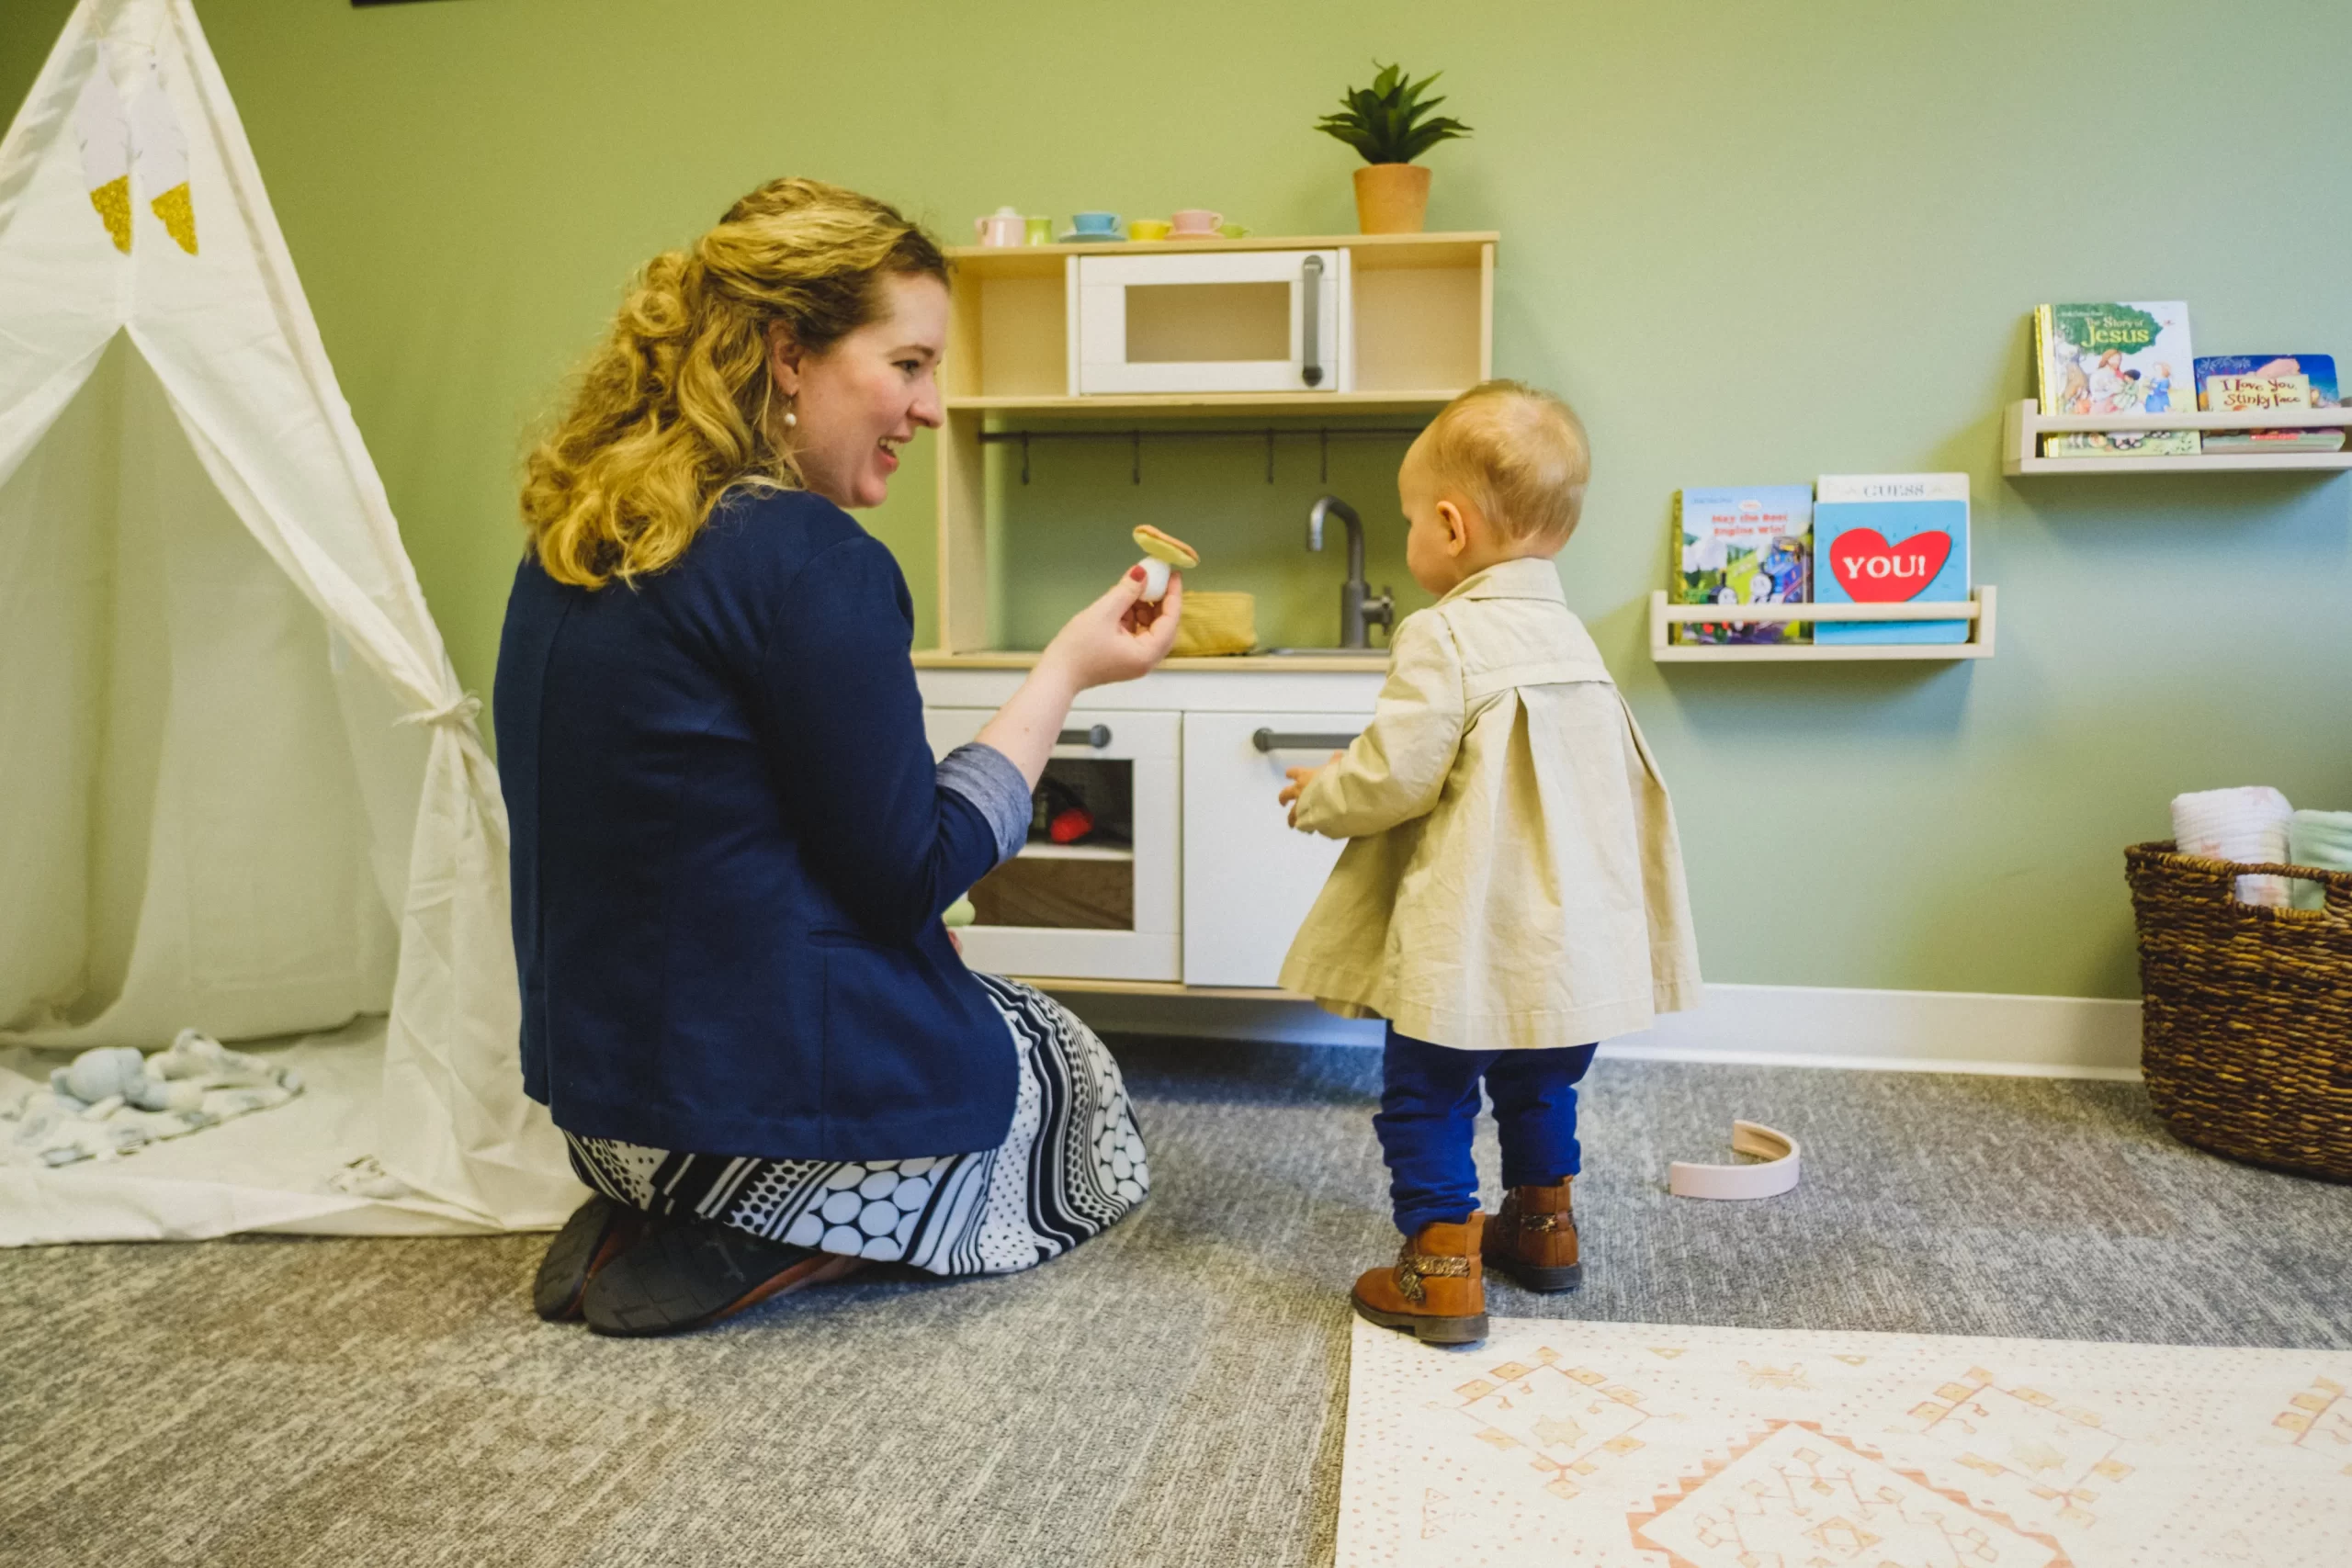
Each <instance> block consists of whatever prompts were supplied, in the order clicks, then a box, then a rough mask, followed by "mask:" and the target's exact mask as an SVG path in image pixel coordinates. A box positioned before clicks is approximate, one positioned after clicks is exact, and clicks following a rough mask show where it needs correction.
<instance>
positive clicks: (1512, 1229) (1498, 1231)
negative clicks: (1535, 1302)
mask: <svg viewBox="0 0 2352 1568" xmlns="http://www.w3.org/2000/svg"><path fill="white" fill-rule="evenodd" d="M1574 1180H1575V1178H1574V1177H1563V1178H1562V1179H1560V1180H1558V1181H1556V1182H1555V1183H1553V1184H1552V1185H1551V1186H1549V1187H1514V1188H1512V1189H1511V1190H1510V1191H1508V1192H1506V1193H1504V1194H1503V1206H1502V1212H1501V1213H1498V1214H1497V1215H1496V1216H1495V1223H1494V1224H1490V1225H1488V1226H1487V1240H1486V1254H1487V1266H1488V1267H1490V1268H1492V1269H1494V1270H1495V1272H1496V1273H1498V1274H1501V1275H1504V1276H1506V1277H1507V1278H1509V1279H1510V1280H1513V1281H1514V1282H1516V1283H1518V1284H1519V1285H1521V1286H1522V1287H1524V1288H1525V1289H1527V1290H1531V1291H1544V1292H1553V1291H1573V1290H1575V1289H1576V1288H1577V1286H1578V1285H1581V1284H1583V1283H1584V1264H1583V1263H1582V1262H1580V1261H1579V1260H1578V1258H1577V1215H1576V1209H1575V1206H1574V1205H1573V1203H1572V1202H1571V1201H1569V1198H1568V1184H1569V1183H1570V1182H1572V1181H1574Z"/></svg>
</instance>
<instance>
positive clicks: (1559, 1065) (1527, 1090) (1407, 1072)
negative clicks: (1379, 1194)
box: [1372, 1024, 1593, 1236]
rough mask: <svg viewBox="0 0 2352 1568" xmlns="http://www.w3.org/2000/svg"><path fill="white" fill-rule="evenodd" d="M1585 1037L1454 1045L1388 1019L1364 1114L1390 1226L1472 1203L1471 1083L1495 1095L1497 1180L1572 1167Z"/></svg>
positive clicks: (1441, 1216)
mask: <svg viewBox="0 0 2352 1568" xmlns="http://www.w3.org/2000/svg"><path fill="white" fill-rule="evenodd" d="M1592 1052H1593V1047H1591V1046H1589V1045H1562V1046H1558V1047H1555V1048H1553V1049H1550V1050H1544V1051H1456V1050H1453V1049H1452V1048H1451V1047H1449V1046H1445V1045H1431V1044H1430V1043H1428V1042H1426V1041H1421V1040H1416V1039H1414V1038H1412V1037H1411V1036H1410V1035H1407V1034H1399V1033H1397V1028H1396V1026H1395V1025H1394V1024H1391V1025H1390V1026H1389V1029H1388V1044H1387V1048H1386V1055H1385V1059H1384V1061H1383V1062H1382V1064H1381V1079H1382V1081H1381V1089H1380V1114H1379V1115H1377V1116H1374V1118H1373V1119H1372V1130H1373V1131H1374V1133H1376V1134H1379V1137H1380V1152H1381V1155H1382V1156H1383V1157H1384V1158H1385V1159H1386V1160H1387V1161H1388V1198H1389V1201H1390V1202H1391V1203H1392V1204H1393V1205H1394V1206H1395V1210H1396V1214H1397V1229H1398V1230H1400V1231H1403V1232H1404V1233H1405V1234H1406V1235H1408V1236H1409V1235H1413V1234H1415V1233H1416V1232H1418V1231H1419V1229H1420V1228H1421V1227H1422V1226H1423V1225H1427V1224H1437V1223H1439V1222H1440V1221H1443V1222H1445V1223H1448V1224H1458V1223H1459V1222H1461V1221H1463V1220H1465V1219H1467V1218H1469V1217H1470V1212H1471V1211H1472V1210H1473V1209H1476V1207H1477V1206H1478V1167H1477V1165H1476V1162H1474V1161H1473V1160H1472V1159H1471V1157H1470V1135H1471V1133H1472V1131H1473V1130H1474V1129H1475V1128H1476V1124H1477V1121H1478V1084H1479V1081H1480V1080H1481V1079H1484V1080H1485V1082H1486V1086H1487V1094H1489V1095H1490V1096H1492V1097H1493V1099H1494V1101H1495V1131H1496V1132H1497V1133H1498V1134H1501V1137H1502V1145H1503V1185H1504V1186H1505V1187H1549V1186H1552V1185H1553V1184H1554V1183H1555V1182H1557V1181H1559V1180H1560V1179H1563V1178H1565V1177H1570V1176H1574V1175H1576V1174H1577V1170H1578V1169H1579V1168H1581V1164H1582V1152H1581V1151H1580V1150H1579V1149H1578V1148H1577V1080H1578V1079H1580V1078H1582V1077H1584V1075H1585V1069H1587V1068H1588V1067H1589V1066H1592Z"/></svg>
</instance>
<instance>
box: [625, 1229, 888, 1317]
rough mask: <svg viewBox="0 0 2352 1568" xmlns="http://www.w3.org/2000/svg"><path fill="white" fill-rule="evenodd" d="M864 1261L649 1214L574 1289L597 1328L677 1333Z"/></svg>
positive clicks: (834, 1275)
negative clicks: (630, 1238) (631, 1238)
mask: <svg viewBox="0 0 2352 1568" xmlns="http://www.w3.org/2000/svg"><path fill="white" fill-rule="evenodd" d="M864 1265H865V1259H864V1258H849V1257H845V1256H843V1255H842V1254H840V1253H835V1252H812V1251H810V1250H809V1248H808V1247H792V1246H788V1245H786V1243H784V1242H780V1241H765V1240H763V1239H761V1238H760V1237H758V1236H755V1235H745V1234H744V1233H743V1232H741V1231H739V1230H736V1229H734V1228H733V1227H732V1226H729V1225H721V1224H711V1223H710V1222H708V1221H706V1220H668V1219H662V1220H653V1221H650V1222H649V1223H648V1224H647V1226H646V1228H645V1232H644V1234H643V1235H640V1236H639V1238H638V1239H637V1241H636V1242H634V1243H633V1244H632V1245H631V1246H630V1247H628V1250H626V1251H624V1252H622V1253H621V1254H620V1255H619V1256H618V1257H617V1258H614V1259H613V1260H612V1261H611V1262H610V1263H609V1264H607V1265H606V1266H605V1267H604V1268H602V1269H598V1270H596V1271H595V1273H594V1275H593V1276H592V1277H591V1278H590V1280H589V1281H588V1287H587V1289H586V1290H585V1291H583V1292H582V1293H581V1299H580V1310H581V1315H582V1316H583V1317H585V1318H587V1320H588V1326H589V1328H590V1329H591V1330H592V1331H594V1332H595V1333H598V1334H615V1335H622V1336H627V1337H642V1336H648V1335H657V1334H683V1333H684V1332H685V1331H686V1330H688V1329H690V1328H701V1327H703V1326H704V1325H707V1324H713V1323H717V1322H718V1320H719V1319H720V1318H723V1317H729V1316H732V1315H733V1314H736V1313H739V1312H741V1311H742V1310H743V1309H744V1308H745V1307H748V1306H752V1305H755V1304H757V1303H761V1302H763V1301H766V1300H767V1299H768V1298H769V1297H771V1296H781V1295H784V1294H786V1293H787V1292H792V1291H797V1290H798V1289H800V1288H801V1287H802V1286H803V1285H815V1284H821V1283H823V1282H824V1281H826V1280H839V1279H841V1278H842V1277H843V1276H845V1275H849V1274H853V1273H854V1272H856V1271H857V1270H858V1269H860V1268H862V1267H864Z"/></svg>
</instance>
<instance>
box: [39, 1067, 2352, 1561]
mask: <svg viewBox="0 0 2352 1568" xmlns="http://www.w3.org/2000/svg"><path fill="white" fill-rule="evenodd" d="M1119 1054H1120V1055H1121V1057H1122V1059H1123V1060H1124V1061H1125V1063H1126V1065H1127V1071H1128V1077H1129V1082H1130V1084H1131V1085H1132V1086H1133V1088H1134V1089H1135V1090H1136V1096H1137V1099H1138V1100H1139V1101H1140V1102H1141V1106H1142V1114H1143V1117H1144V1131H1145V1134H1146V1136H1147V1138H1148V1140H1149V1143H1150V1145H1151V1154H1152V1165H1153V1172H1154V1177H1155V1179H1156V1182H1157V1189H1156V1191H1155V1195H1154V1196H1153V1198H1152V1201H1151V1202H1150V1203H1149V1204H1148V1205H1147V1206H1146V1208H1145V1209H1144V1210H1143V1211H1142V1212H1141V1213H1138V1214H1137V1215H1136V1216H1135V1217H1134V1218H1133V1219H1131V1220H1130V1221H1129V1222H1127V1223H1126V1224H1124V1225H1122V1226H1120V1227H1118V1228H1117V1229H1115V1230H1114V1231H1112V1232H1111V1233H1110V1234H1108V1235H1105V1236H1103V1237H1102V1238H1101V1239H1099V1240H1097V1241H1095V1242H1093V1243H1091V1244H1090V1245H1088V1246H1086V1247H1081V1248H1080V1250H1079V1251H1077V1252H1076V1253H1074V1254H1072V1255H1071V1256H1069V1258H1064V1259H1062V1260H1060V1261H1059V1262H1057V1263H1054V1264H1050V1265H1048V1266H1046V1267H1045V1268H1043V1269H1036V1270H1035V1271H1033V1272H1031V1273H1029V1274H1025V1275H1022V1276H1018V1277H1015V1278H1012V1279H1004V1280H979V1281H967V1282H959V1283H942V1282H935V1281H927V1280H922V1279H917V1278H910V1277H905V1276H899V1277H893V1278H888V1279H870V1280H865V1281H863V1282H853V1283H848V1284H844V1285H840V1286H835V1287H831V1288H828V1289H826V1290H823V1291H821V1292H808V1293H805V1294H803V1295H800V1296H796V1297H792V1298H789V1299H787V1300H785V1301H782V1302H778V1303H772V1304H771V1305H770V1306H768V1307H766V1308H763V1309H761V1310H760V1311H758V1312H757V1313H755V1314H752V1315H750V1316H748V1317H746V1318H744V1319H742V1320H739V1321H738V1322H735V1323H733V1324H730V1325H724V1326H722V1327H721V1328H719V1329H717V1330H714V1331H711V1332H708V1333H705V1334H702V1335H698V1336H695V1337H690V1338H685V1339H679V1340H668V1341H645V1342H620V1341H609V1340H598V1339H595V1338H593V1337H590V1336H589V1335H588V1334H587V1333H585V1332H584V1331H583V1330H581V1329H579V1328H577V1327H576V1326H574V1327H565V1326H550V1325H543V1324H540V1323H538V1322H537V1320H536V1319H534V1318H533V1317H532V1316H531V1315H530V1314H529V1310H528V1306H527V1303H526V1289H527V1283H528V1279H529V1275H530V1272H531V1269H532V1268H533V1267H534V1265H535V1263H536V1261H537V1254H538V1252H539V1250H540V1248H541V1246H542V1245H543V1240H542V1238H535V1237H507V1238H500V1239H495V1240H486V1241H418V1242H381V1241H376V1242H368V1241H287V1240H250V1241H232V1242H222V1243H215V1244H209V1245H204V1246H188V1247H57V1248H47V1249H40V1250H35V1251H27V1252H18V1253H13V1254H6V1255H0V1335H5V1336H6V1344H7V1346H8V1353H7V1357H6V1362H5V1367H6V1371H0V1562H6V1563H8V1564H11V1565H12V1568H49V1565H52V1564H58V1565H63V1564H71V1565H74V1568H81V1565H84V1564H98V1563H117V1562H132V1563H141V1564H147V1563H157V1564H161V1563H208V1564H220V1565H226V1568H264V1565H268V1568H279V1565H286V1568H291V1565H294V1564H320V1565H325V1564H334V1565H337V1568H344V1565H347V1564H352V1563H370V1564H373V1563H450V1564H473V1563H496V1564H499V1565H500V1568H536V1565H538V1564H556V1563H563V1564H574V1563H580V1564H597V1565H607V1564H609V1565H613V1568H620V1565H624V1564H626V1565H631V1568H635V1565H639V1564H672V1563H678V1564H684V1563H695V1564H705V1563H707V1564H733V1563H739V1562H761V1563H773V1564H779V1565H784V1564H822V1565H824V1568H845V1565H860V1568H862V1565H865V1564H880V1563H924V1564H974V1565H980V1564H986V1565H989V1568H1002V1565H1023V1568H1025V1565H1029V1564H1061V1563H1070V1564H1103V1565H1106V1568H1107V1565H1111V1564H1120V1565H1126V1564H1160V1563H1168V1564H1177V1563H1183V1564H1192V1563H1213V1562H1214V1563H1224V1562H1245V1563H1251V1564H1260V1563H1265V1564H1273V1563H1317V1562H1328V1561H1329V1558H1330V1554H1331V1544H1332V1535H1333V1529H1334V1519H1335V1515H1336V1508H1337V1501H1338V1492H1339V1482H1340V1437H1341V1431H1342V1424H1343V1423H1342V1416H1343V1412H1344V1410H1345V1400H1346V1371H1347V1363H1346V1351H1347V1333H1348V1314H1347V1306H1346V1297H1345V1291H1346V1286H1347V1282H1348V1280H1350V1279H1351V1277H1352V1276H1353V1274H1354V1273H1355V1272H1356V1271H1357V1270H1358V1269H1362V1268H1364V1267H1366V1266H1368V1265H1370V1264H1372V1263H1374V1262H1375V1261H1377V1260H1380V1259H1381V1258H1383V1257H1384V1256H1385V1254H1387V1253H1389V1252H1391V1251H1392V1250H1393V1248H1394V1246H1395V1240H1394V1237H1393V1235H1391V1234H1390V1233H1389V1232H1388V1230H1387V1229H1386V1219H1385V1212H1384V1206H1383V1202H1382V1192H1383V1181H1382V1176H1381V1172H1380V1169H1379V1165H1378V1160H1377V1156H1376V1152H1375V1150H1374V1145H1373V1141H1372V1133H1371V1128H1370V1125H1369V1121H1368V1117H1369V1112H1370V1109H1371V1100H1372V1096H1373V1093H1374V1085H1375V1082H1376V1073H1377V1063H1376V1060H1375V1058H1374V1056H1373V1055H1371V1054H1369V1053H1355V1052H1346V1051H1331V1050H1322V1051H1316V1050H1299V1049H1293V1048H1285V1047H1275V1046H1257V1047H1236V1046H1227V1045H1219V1044H1204V1043H1177V1042H1141V1041H1132V1042H1122V1043H1119ZM1734 1116H1744V1117H1747V1118H1749V1119H1752V1120H1757V1121H1762V1122H1768V1123H1770V1124H1772V1125H1774V1126H1778V1127H1781V1128H1785V1129H1787V1130H1788V1131H1790V1132H1792V1133H1794V1134H1796V1135H1797V1136H1798V1137H1800V1138H1801V1139H1804V1141H1805V1145H1806V1158H1807V1174H1806V1179H1805V1184H1804V1186H1803V1187H1802V1188H1800V1189H1799V1190H1797V1191H1796V1192H1794V1193H1792V1194H1790V1195H1788V1196H1787V1197H1784V1198H1781V1199H1776V1200H1773V1201H1770V1202H1767V1203H1762V1204H1756V1205H1738V1204H1706V1203H1697V1202H1691V1201H1683V1200H1675V1199H1669V1198H1668V1197H1667V1196H1666V1193H1665V1189H1664V1179H1665V1171H1666V1166H1667V1163H1668V1160H1669V1159H1672V1158H1676V1157H1682V1158H1701V1159H1719V1158H1725V1157H1728V1156H1727V1152H1726V1151H1725V1150H1724V1143H1725V1142H1726V1140H1727V1139H1728V1136H1729V1132H1730V1123H1731V1121H1732V1118H1733V1117H1734ZM1585 1127H1586V1164H1587V1172H1588V1174H1587V1175H1586V1176H1585V1177H1584V1178H1583V1179H1581V1180H1580V1181H1579V1182H1578V1184H1577V1195H1578V1203H1577V1207H1578V1212H1579V1215H1580V1218H1581V1220H1582V1223H1583V1225H1584V1231H1585V1236H1586V1251H1587V1257H1588V1258H1589V1280H1590V1282H1589V1284H1588V1286H1587V1287H1586V1289H1585V1290H1584V1291H1583V1292H1580V1293H1578V1294H1577V1295H1574V1296H1569V1297H1561V1298H1540V1297H1533V1296H1529V1295H1524V1294H1521V1293H1519V1292H1515V1291H1513V1290H1511V1289H1510V1287H1508V1286H1502V1285H1497V1286H1494V1287H1492V1288H1490V1303H1489V1304H1490V1306H1491V1307H1492V1309H1493V1310H1494V1311H1496V1312H1498V1313H1502V1314H1519V1315H1555V1316H1563V1317H1589V1318H1611V1319H1620V1320H1643V1321H1653V1322H1670V1323H1691V1324H1733V1325H1757V1326H1783V1327H1808V1328H1849V1329H1892V1330H1913V1331H1919V1332H1928V1333H1941V1334H1986V1335H2028V1336H2043V1337H2066V1338H2089V1339H2137V1340H2150V1341H2165V1342H2177V1343H2194V1344H2210V1345H2253V1346H2281V1347H2326V1348H2352V1301H2347V1296H2346V1280H2347V1279H2352V1256H2348V1255H2347V1253H2348V1252H2352V1189H2346V1188H2342V1187H2333V1186H2328V1185H2325V1184H2323V1183H2318V1182H2312V1181H2303V1180H2298V1179H2294V1178H2291V1177H2287V1176H2281V1175H2277V1174H2273V1173H2270V1172H2266V1171H2261V1170H2256V1169H2251V1168H2245V1167H2241V1166H2235V1165H2232V1164H2229V1163H2227V1162H2224V1161H2222V1160H2218V1159H2214V1158H2211V1157H2210V1156H2204V1155H2200V1154H2198V1153H2195V1152H2193V1151H2191V1150H2188V1149H2186V1148H2184V1147H2182V1146H2181V1145H2178V1144H2176V1143H2175V1142H2173V1141H2172V1140H2171V1139H2170V1138H2169V1137H2168V1136H2167V1135H2166V1134H2165V1132H2164V1131H2163V1129H2162V1128H2161V1126H2160V1125H2159V1124H2158V1123H2157V1122H2155V1120H2154V1117H2153V1116H2152V1115H2151V1114H2150V1112H2149V1111H2148V1109H2147V1105H2146V1101H2145V1100H2144V1098H2143V1096H2142V1094H2141V1092H2140V1091H2139V1089H2137V1088H2136V1087H2131V1086H2126V1085H2120V1084H2103V1083H2075V1082H2053V1081H2046V1080H2031V1079H2012V1078H1985V1077H1957V1076H1951V1077H1944V1076H1934V1077H1930V1076H1921V1075H1912V1074H1863V1073H1833V1072H1822V1071H1804V1070H1793V1069H1779V1070H1766V1069H1754V1068H1735V1067H1713V1066H1672V1065H1660V1064H1641V1063H1623V1062H1618V1063H1611V1062H1603V1063H1601V1064H1600V1066H1599V1067H1597V1068H1596V1069H1595V1072H1594V1075H1593V1078H1592V1080H1591V1082H1590V1084H1589V1096H1588V1099H1587V1115H1586V1119H1585ZM1485 1157H1486V1159H1487V1168H1488V1169H1491V1168H1492V1157H1493V1150H1492V1148H1491V1146H1489V1147H1488V1148H1487V1150H1486V1151H1485Z"/></svg>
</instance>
